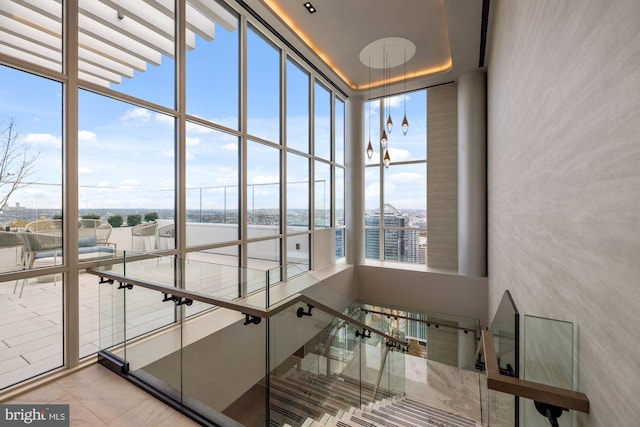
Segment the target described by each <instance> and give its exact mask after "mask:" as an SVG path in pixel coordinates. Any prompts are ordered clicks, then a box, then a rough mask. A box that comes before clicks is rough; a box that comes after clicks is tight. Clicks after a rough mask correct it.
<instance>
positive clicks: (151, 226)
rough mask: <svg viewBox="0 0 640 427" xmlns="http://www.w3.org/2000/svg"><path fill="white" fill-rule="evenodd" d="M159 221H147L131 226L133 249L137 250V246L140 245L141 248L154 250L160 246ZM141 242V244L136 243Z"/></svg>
mask: <svg viewBox="0 0 640 427" xmlns="http://www.w3.org/2000/svg"><path fill="white" fill-rule="evenodd" d="M157 240H158V223H157V222H155V221H153V222H147V223H144V224H138V225H134V226H133V227H131V249H132V250H136V249H137V247H136V246H140V250H142V251H143V252H146V251H148V250H151V251H152V250H154V249H156V247H157V246H158V242H157ZM136 242H139V245H136V244H135V243H136Z"/></svg>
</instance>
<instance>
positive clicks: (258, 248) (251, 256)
mask: <svg viewBox="0 0 640 427" xmlns="http://www.w3.org/2000/svg"><path fill="white" fill-rule="evenodd" d="M280 244H281V240H280V239H270V240H261V241H259V242H253V243H249V244H248V245H247V258H248V259H247V267H248V268H250V269H252V270H262V271H266V270H269V269H272V268H276V267H279V266H280V260H281V257H280ZM265 283H266V282H265ZM261 285H262V286H264V283H262V284H261Z"/></svg>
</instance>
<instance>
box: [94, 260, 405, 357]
mask: <svg viewBox="0 0 640 427" xmlns="http://www.w3.org/2000/svg"><path fill="white" fill-rule="evenodd" d="M140 258H142V257H140ZM86 272H87V273H90V274H93V275H95V276H98V277H101V278H102V279H103V280H105V279H106V280H109V281H111V280H113V281H115V282H118V283H120V284H126V285H133V286H140V287H143V288H147V289H152V290H155V291H158V292H162V293H164V294H167V295H172V296H174V297H177V298H184V299H189V300H192V301H198V302H202V303H205V304H209V305H213V306H217V307H222V308H226V309H229V310H233V311H237V312H240V313H242V314H244V315H248V316H253V317H254V318H255V317H259V318H263V319H268V318H270V317H273V316H275V315H277V314H278V313H280V312H282V311H284V310H286V309H287V308H289V307H291V306H293V305H295V304H298V303H304V304H306V305H307V306H309V307H311V308H316V309H318V310H320V311H323V312H325V313H326V314H328V315H330V316H333V317H337V318H339V319H341V320H343V321H345V322H346V323H349V324H351V325H353V326H356V327H358V328H361V329H363V330H367V331H371V332H373V333H375V334H376V335H379V336H382V337H384V338H385V339H387V340H388V341H392V342H395V343H397V344H398V345H403V346H408V345H409V343H408V342H406V341H402V340H399V339H397V338H394V337H392V336H391V335H388V334H385V333H384V332H382V331H380V330H377V329H375V328H372V327H371V326H369V325H367V324H365V323H363V322H360V321H359V320H356V319H353V318H351V317H349V316H347V315H345V314H343V313H341V312H339V311H337V310H335V309H333V308H331V307H329V306H327V305H324V304H322V303H321V302H319V301H316V300H314V299H312V298H310V297H308V296H306V295H303V294H299V293H298V294H294V295H292V296H290V297H288V298H286V299H283V300H281V301H279V302H278V303H276V304H274V305H271V306H269V307H267V308H262V307H257V306H255V305H251V304H246V303H243V302H240V301H231V300H226V299H221V298H216V297H213V296H210V295H207V294H204V293H202V292H198V291H190V290H186V289H180V288H175V287H173V286H169V285H165V284H162V283H157V282H153V281H150V280H144V281H143V280H140V279H135V278H132V277H128V276H126V275H123V274H120V273H116V272H112V271H107V270H97V269H96V268H95V267H89V268H87V269H86Z"/></svg>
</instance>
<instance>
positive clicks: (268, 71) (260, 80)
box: [247, 27, 280, 143]
mask: <svg viewBox="0 0 640 427" xmlns="http://www.w3.org/2000/svg"><path fill="white" fill-rule="evenodd" d="M247 132H248V133H249V134H251V135H254V136H256V137H258V138H262V139H266V140H269V141H271V142H275V143H280V51H279V50H278V49H277V48H275V47H274V46H273V45H272V44H270V43H269V42H268V41H267V40H266V39H264V38H263V37H262V36H261V35H260V34H259V33H258V32H257V30H255V29H254V28H252V27H249V28H248V29H247Z"/></svg>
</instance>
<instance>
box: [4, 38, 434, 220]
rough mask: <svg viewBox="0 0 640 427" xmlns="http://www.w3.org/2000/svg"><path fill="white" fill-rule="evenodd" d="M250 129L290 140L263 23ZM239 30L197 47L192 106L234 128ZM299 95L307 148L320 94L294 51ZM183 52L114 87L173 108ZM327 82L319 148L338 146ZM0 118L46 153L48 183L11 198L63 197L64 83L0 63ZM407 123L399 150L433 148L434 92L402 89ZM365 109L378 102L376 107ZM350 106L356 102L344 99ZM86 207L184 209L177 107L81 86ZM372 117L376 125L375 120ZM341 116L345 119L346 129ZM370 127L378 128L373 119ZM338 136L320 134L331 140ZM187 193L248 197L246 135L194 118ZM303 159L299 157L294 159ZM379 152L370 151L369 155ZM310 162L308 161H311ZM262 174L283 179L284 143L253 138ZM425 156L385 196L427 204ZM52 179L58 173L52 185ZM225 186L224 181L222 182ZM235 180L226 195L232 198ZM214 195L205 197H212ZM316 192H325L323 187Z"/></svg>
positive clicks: (190, 68)
mask: <svg viewBox="0 0 640 427" xmlns="http://www.w3.org/2000/svg"><path fill="white" fill-rule="evenodd" d="M247 42H248V55H249V59H248V75H247V78H248V82H247V86H248V95H247V96H248V107H247V108H248V130H249V132H250V133H251V134H254V135H256V136H259V137H262V138H265V139H269V140H272V141H274V142H279V137H278V135H279V133H280V129H279V125H280V121H279V119H278V114H279V108H280V107H279V106H280V100H279V93H280V90H279V84H278V82H279V79H278V72H279V71H278V68H279V63H280V59H279V57H280V54H279V53H278V51H277V50H276V49H274V48H273V46H271V45H270V44H269V43H267V42H266V41H265V40H264V39H262V38H261V37H259V36H258V34H257V33H256V32H255V31H254V30H252V29H250V30H249V33H248V39H247ZM237 43H238V34H237V31H234V32H228V31H226V30H224V29H222V28H221V27H217V31H216V39H215V40H214V41H213V42H207V41H205V40H203V39H200V38H198V39H197V42H196V48H195V49H194V50H191V51H189V52H188V54H187V112H188V114H191V115H193V116H197V117H200V118H202V119H205V120H208V121H212V122H215V123H218V124H221V125H223V126H226V127H229V128H231V129H238V117H239V114H238V111H239V103H238V89H237V88H238V84H239V82H238V48H237ZM286 68H287V73H288V75H287V77H288V92H287V93H288V95H287V104H288V110H287V112H286V114H287V124H288V127H287V129H286V135H287V139H288V144H289V145H290V146H291V147H294V148H296V149H298V150H301V151H306V150H307V144H308V135H309V124H308V114H309V111H308V110H309V108H308V102H309V98H308V96H305V94H307V90H306V89H307V88H308V87H309V79H310V76H309V74H308V73H306V72H305V71H303V70H301V69H300V68H298V67H297V66H296V65H295V64H294V63H293V62H292V61H290V60H289V61H287V67H286ZM173 81H174V61H173V60H172V59H171V58H168V57H164V56H163V58H162V63H161V65H160V66H153V65H150V64H148V66H147V70H146V71H145V72H138V71H136V72H135V73H134V76H133V78H131V79H123V81H122V83H121V84H119V85H112V89H114V90H116V91H120V92H122V93H125V94H127V95H131V96H135V97H138V98H141V99H144V100H146V101H149V102H152V103H156V104H159V105H162V106H164V107H167V108H173V106H174V103H175V102H174V90H173V86H174V85H173ZM314 88H315V109H316V117H315V137H316V143H317V144H318V145H317V146H316V154H320V155H322V156H328V141H329V136H330V117H329V115H330V96H329V92H328V91H327V90H326V89H325V88H324V87H323V86H321V85H320V84H318V83H317V82H315V83H314ZM0 100H1V102H0V120H6V119H8V118H10V117H14V118H16V119H17V124H18V129H17V130H18V132H19V133H20V138H19V141H20V142H21V143H26V144H28V145H29V146H30V150H32V152H37V153H39V156H38V159H37V163H36V165H35V167H34V173H33V174H32V175H31V176H30V177H29V181H34V182H38V183H41V185H30V186H28V187H26V188H24V189H21V190H19V191H18V192H16V193H15V194H14V196H13V197H12V198H11V199H10V204H11V205H15V203H16V202H19V203H20V204H21V205H22V206H26V207H30V208H37V207H41V208H45V207H46V208H60V207H61V201H62V195H61V192H60V188H61V183H62V129H61V123H62V85H61V84H60V83H57V82H54V81H51V80H47V79H43V78H40V77H36V76H32V75H29V74H27V73H24V72H21V71H17V70H14V69H11V68H8V67H4V66H0ZM404 102H406V105H407V114H408V116H409V121H410V129H409V134H408V135H407V136H402V133H401V130H400V123H401V121H402V115H403V107H404ZM390 104H391V112H392V116H393V120H394V123H395V129H394V131H393V132H392V133H391V135H389V146H390V155H391V158H392V162H393V161H402V160H412V159H424V157H425V156H426V154H425V151H426V150H425V142H426V123H425V121H426V120H425V117H426V111H425V110H426V99H425V94H424V92H416V93H411V94H409V95H407V96H406V98H405V97H403V96H399V97H394V98H392V99H391V100H390ZM365 108H367V110H365V111H366V112H367V113H368V107H365ZM341 110H342V111H343V110H344V109H341ZM377 114H378V103H377V102H374V103H372V108H371V117H372V126H371V140H372V143H373V144H374V149H375V154H374V158H373V159H372V162H377V159H378V157H377V156H378V155H379V144H378V143H377V142H378V140H379V135H378V132H377V123H378V118H377V117H378V116H377ZM78 120H79V134H78V139H79V147H78V152H79V169H78V173H79V183H80V187H81V189H80V192H79V207H80V209H81V210H84V211H86V210H90V209H91V208H107V209H108V208H125V209H126V208H130V209H135V208H142V209H145V208H148V209H172V207H173V197H174V192H173V188H174V163H175V153H174V138H175V135H174V133H175V132H174V119H173V118H172V117H170V116H168V115H165V114H161V113H158V112H156V111H153V110H149V109H146V108H142V107H139V106H135V105H131V104H127V103H124V102H120V101H116V100H113V99H110V98H107V97H105V96H103V95H98V94H95V93H92V92H88V91H85V90H81V91H80V93H79V117H78ZM365 126H368V124H367V121H365ZM340 129H341V128H340V127H339V130H340ZM364 134H365V138H368V128H366V129H365V132H364ZM325 141H326V144H320V143H321V142H325ZM186 143H187V146H186V149H187V159H186V163H187V188H189V190H188V192H187V203H188V208H189V209H195V208H198V207H199V206H200V205H202V207H203V208H205V209H213V208H222V207H223V206H224V205H225V203H226V206H227V208H237V189H236V190H233V187H234V186H235V185H237V182H238V181H237V177H238V161H237V159H238V149H239V146H238V138H237V137H236V136H233V135H230V134H227V133H224V132H220V131H217V130H213V129H211V128H208V127H204V126H200V125H196V124H193V123H191V124H189V125H188V127H187V140H186ZM292 163H293V162H292ZM368 163H369V162H368ZM302 164H304V163H302ZM248 165H249V168H248V181H249V183H250V184H265V183H277V182H278V181H279V173H278V171H279V169H278V167H279V162H278V157H277V150H274V149H272V148H268V147H264V146H260V145H259V144H257V143H252V142H250V143H249V161H248ZM320 166H324V165H323V164H319V163H317V164H316V167H318V169H319V170H318V172H317V174H316V178H317V179H327V178H328V170H326V168H321V167H320ZM424 169H425V168H424V166H423V165H422V166H396V165H394V164H393V163H392V167H391V168H389V169H387V170H386V171H385V180H386V191H385V197H388V198H389V200H390V201H391V200H392V203H393V204H394V205H395V206H396V207H398V208H404V207H407V208H409V207H413V208H419V207H420V206H424V205H426V202H425V203H422V201H423V200H424V194H425V190H424V187H425V185H424V182H425V176H424V172H426V171H425V170H424ZM288 173H289V180H290V181H299V180H301V179H303V177H304V175H305V173H306V171H305V170H296V169H295V168H290V169H289V172H288ZM45 184H46V185H45ZM213 187H215V188H213ZM300 188H302V187H301V186H300V185H290V186H288V189H289V194H288V195H287V201H288V205H289V207H290V208H297V209H300V208H305V207H306V206H307V205H308V197H309V195H308V194H307V192H306V191H300ZM376 188H377V183H375V182H367V188H366V194H367V208H369V206H370V205H371V204H372V203H374V204H375V202H374V200H375V199H376V198H377V194H375V192H376V191H377V189H376ZM225 191H226V198H225ZM201 197H202V199H200V198H201ZM251 197H252V200H251V201H250V202H255V206H256V207H257V208H258V207H262V208H275V207H277V200H278V191H277V187H276V186H275V185H274V186H264V185H263V186H261V187H260V188H259V189H258V188H257V187H256V189H255V191H252V192H251ZM316 200H317V201H318V202H319V201H320V200H319V195H317V197H316Z"/></svg>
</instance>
